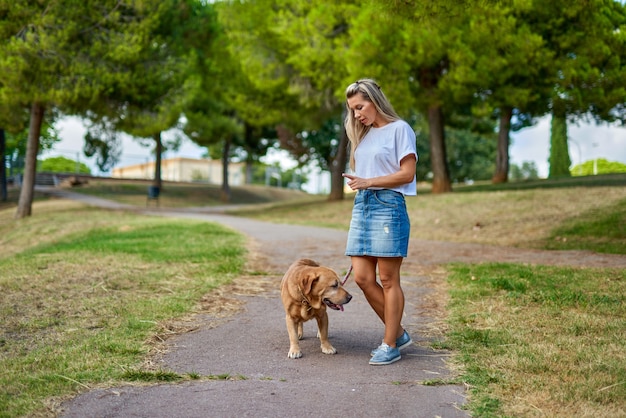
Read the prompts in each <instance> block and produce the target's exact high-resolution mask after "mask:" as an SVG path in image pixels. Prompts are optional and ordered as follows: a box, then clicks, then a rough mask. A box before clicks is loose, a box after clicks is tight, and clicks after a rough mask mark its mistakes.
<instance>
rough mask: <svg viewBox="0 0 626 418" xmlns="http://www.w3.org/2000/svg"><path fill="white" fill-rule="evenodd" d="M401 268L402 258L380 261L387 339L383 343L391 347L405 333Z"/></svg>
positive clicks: (381, 259) (389, 258)
mask: <svg viewBox="0 0 626 418" xmlns="http://www.w3.org/2000/svg"><path fill="white" fill-rule="evenodd" d="M401 266H402V257H384V258H382V257H381V258H379V259H378V269H379V274H380V281H381V284H382V289H383V297H384V302H383V306H384V313H383V315H384V316H383V317H384V318H385V320H384V323H385V337H384V338H383V341H384V342H385V343H387V345H389V346H391V347H395V346H396V339H397V338H398V337H399V336H400V335H402V332H403V329H402V326H401V325H400V323H401V321H402V314H403V313H404V292H403V291H402V287H401V286H400V267H401Z"/></svg>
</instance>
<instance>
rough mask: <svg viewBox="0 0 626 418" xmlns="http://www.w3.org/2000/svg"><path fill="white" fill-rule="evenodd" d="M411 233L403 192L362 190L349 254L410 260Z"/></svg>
mask: <svg viewBox="0 0 626 418" xmlns="http://www.w3.org/2000/svg"><path fill="white" fill-rule="evenodd" d="M410 231H411V223H410V221H409V215H408V213H407V210H406V203H405V201H404V195H403V194H402V193H398V192H395V191H393V190H387V189H383V190H359V191H357V193H356V196H355V197H354V206H353V208H352V220H351V221H350V231H349V232H348V243H347V244H346V255H347V256H372V257H406V256H407V251H408V248H409V234H410Z"/></svg>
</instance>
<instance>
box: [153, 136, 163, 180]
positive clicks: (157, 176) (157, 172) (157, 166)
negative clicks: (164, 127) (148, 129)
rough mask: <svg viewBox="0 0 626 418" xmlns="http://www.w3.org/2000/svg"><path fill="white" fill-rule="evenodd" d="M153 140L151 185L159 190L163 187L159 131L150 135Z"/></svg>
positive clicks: (161, 143) (161, 146)
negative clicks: (152, 175)
mask: <svg viewBox="0 0 626 418" xmlns="http://www.w3.org/2000/svg"><path fill="white" fill-rule="evenodd" d="M152 138H153V139H154V142H155V144H156V145H155V147H154V180H153V181H152V185H153V186H156V187H158V188H159V190H161V188H162V187H163V180H162V179H161V158H162V157H161V156H162V154H163V142H162V141H161V132H158V133H156V134H154V136H153V137H152Z"/></svg>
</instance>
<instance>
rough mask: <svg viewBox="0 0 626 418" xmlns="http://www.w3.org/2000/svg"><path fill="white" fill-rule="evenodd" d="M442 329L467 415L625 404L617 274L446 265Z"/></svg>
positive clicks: (624, 305)
mask: <svg viewBox="0 0 626 418" xmlns="http://www.w3.org/2000/svg"><path fill="white" fill-rule="evenodd" d="M449 283H450V285H451V289H452V290H451V302H450V305H449V309H450V318H449V322H450V332H449V334H448V336H447V340H446V342H445V346H446V348H450V349H453V350H455V351H457V352H458V355H457V357H456V363H457V365H458V367H459V370H460V371H461V378H462V379H463V381H464V382H465V383H467V384H468V385H469V387H470V390H469V393H470V398H469V408H470V410H471V412H472V414H473V415H474V416H481V417H502V416H510V417H513V416H535V415H537V416H539V415H541V416H554V417H557V416H559V417H570V416H605V417H616V416H622V415H621V414H623V413H624V411H626V338H624V330H626V271H624V270H617V269H573V268H557V267H545V266H534V267H533V266H527V265H515V264H484V265H476V266H466V265H456V266H452V267H451V274H450V276H449Z"/></svg>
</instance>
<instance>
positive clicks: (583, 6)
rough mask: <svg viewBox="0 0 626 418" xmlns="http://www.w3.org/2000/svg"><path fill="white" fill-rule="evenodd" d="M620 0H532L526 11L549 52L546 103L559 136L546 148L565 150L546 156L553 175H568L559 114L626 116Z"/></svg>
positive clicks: (625, 40) (625, 18) (625, 41)
mask: <svg viewBox="0 0 626 418" xmlns="http://www.w3.org/2000/svg"><path fill="white" fill-rule="evenodd" d="M622 3H623V2H618V1H614V0H590V1H586V2H582V3H581V2H574V3H572V2H566V1H564V0H559V1H553V2H537V3H533V8H532V10H530V11H529V13H528V15H527V16H526V19H528V21H529V22H532V28H533V31H534V32H535V33H538V34H540V35H541V36H542V38H543V39H544V40H545V42H546V44H547V46H548V47H549V48H550V50H551V51H552V52H553V55H554V61H553V62H554V64H553V68H554V77H553V79H554V81H555V83H554V88H553V90H552V92H551V97H550V101H549V103H548V105H547V106H549V109H550V112H551V113H552V117H553V121H555V120H556V121H555V123H557V124H558V125H559V128H558V129H555V130H553V132H555V133H556V134H557V135H560V137H557V138H554V139H552V140H551V152H552V151H554V152H557V153H562V152H563V153H564V154H565V155H567V156H566V157H565V156H563V155H557V156H555V157H554V158H552V156H551V157H550V158H551V161H552V160H554V162H555V163H557V164H559V167H556V168H555V169H554V170H553V169H552V168H551V169H550V171H551V172H553V174H554V175H568V174H566V173H565V172H564V171H565V168H564V167H563V166H562V165H563V164H565V162H566V161H569V155H568V151H567V147H565V150H564V151H563V150H562V143H560V142H562V141H563V137H565V138H566V137H567V125H566V124H564V123H563V122H561V121H559V119H562V118H565V119H566V120H567V121H571V122H575V121H577V120H585V119H589V118H591V119H593V120H595V121H596V122H601V121H608V122H612V121H615V120H620V121H622V123H623V122H624V120H626V112H625V110H626V108H625V107H624V98H625V97H626V87H625V86H626V65H625V64H626V37H625V36H624V33H623V27H624V24H626V6H625V5H624V4H622ZM567 173H569V171H567Z"/></svg>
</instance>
